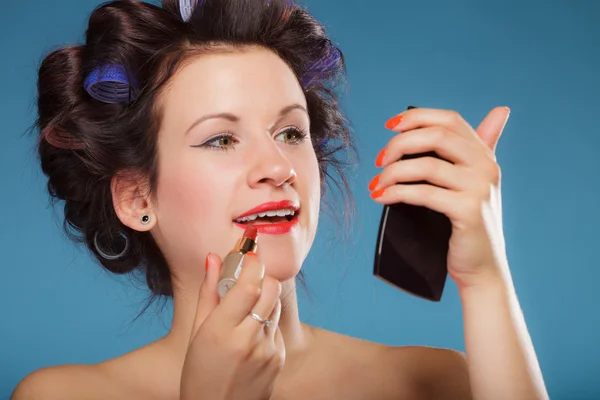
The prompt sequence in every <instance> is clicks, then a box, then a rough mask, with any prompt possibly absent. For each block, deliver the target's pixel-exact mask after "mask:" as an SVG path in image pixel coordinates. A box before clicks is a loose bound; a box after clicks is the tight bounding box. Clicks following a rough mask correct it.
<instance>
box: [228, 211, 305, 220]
mask: <svg viewBox="0 0 600 400" xmlns="http://www.w3.org/2000/svg"><path fill="white" fill-rule="evenodd" d="M294 214H296V212H295V211H294V210H289V209H283V210H272V211H266V212H264V213H258V214H252V215H248V216H247V217H243V218H238V219H236V220H235V222H247V221H254V220H255V219H256V218H264V217H285V216H287V215H291V216H294Z"/></svg>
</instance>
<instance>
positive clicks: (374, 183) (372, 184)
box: [369, 175, 379, 191]
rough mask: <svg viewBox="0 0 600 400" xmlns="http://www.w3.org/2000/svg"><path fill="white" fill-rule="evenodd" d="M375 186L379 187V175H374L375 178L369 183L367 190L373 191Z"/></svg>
mask: <svg viewBox="0 0 600 400" xmlns="http://www.w3.org/2000/svg"><path fill="white" fill-rule="evenodd" d="M377 185H379V175H376V176H375V178H373V179H372V180H371V183H369V190H371V191H372V190H375V188H376V187H377Z"/></svg>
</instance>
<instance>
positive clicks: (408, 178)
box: [369, 157, 474, 191]
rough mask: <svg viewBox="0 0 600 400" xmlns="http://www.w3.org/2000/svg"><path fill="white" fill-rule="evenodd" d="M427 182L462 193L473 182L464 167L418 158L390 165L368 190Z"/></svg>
mask: <svg viewBox="0 0 600 400" xmlns="http://www.w3.org/2000/svg"><path fill="white" fill-rule="evenodd" d="M423 181H425V182H428V183H430V184H432V185H436V186H439V187H442V188H446V189H450V190H456V191H464V190H468V189H469V188H471V186H472V183H473V181H474V179H473V177H472V172H470V171H469V170H468V169H466V168H464V167H459V166H456V165H452V164H451V163H449V162H447V161H444V160H440V159H438V158H434V157H419V158H415V159H411V160H403V161H397V162H395V163H392V164H391V165H389V166H387V167H386V168H384V169H383V171H382V172H381V174H379V175H378V176H377V177H375V178H374V179H373V181H371V185H369V190H377V189H381V188H386V187H388V186H391V185H394V184H398V183H404V184H417V183H419V182H423Z"/></svg>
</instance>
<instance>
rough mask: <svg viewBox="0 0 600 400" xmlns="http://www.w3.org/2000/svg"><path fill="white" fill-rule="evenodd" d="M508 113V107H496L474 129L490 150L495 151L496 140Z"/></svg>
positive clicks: (498, 138) (500, 133)
mask: <svg viewBox="0 0 600 400" xmlns="http://www.w3.org/2000/svg"><path fill="white" fill-rule="evenodd" d="M509 115H510V109H509V108H508V107H496V108H494V109H493V110H492V111H490V113H489V114H488V115H487V116H486V117H485V118H484V119H483V121H481V124H479V127H478V128H477V130H476V131H477V135H478V136H479V137H480V138H481V140H483V142H484V143H485V144H486V145H487V146H488V147H489V148H490V149H492V151H496V146H497V145H498V140H500V135H502V131H503V130H504V126H505V125H506V122H507V121H508V117H509Z"/></svg>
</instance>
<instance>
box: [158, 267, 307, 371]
mask: <svg viewBox="0 0 600 400" xmlns="http://www.w3.org/2000/svg"><path fill="white" fill-rule="evenodd" d="M282 286H283V287H282V294H281V317H280V320H279V329H280V331H281V335H282V337H283V341H284V343H285V349H286V357H288V358H289V357H294V356H295V355H296V354H300V353H302V351H303V350H305V349H306V348H307V347H308V344H309V342H310V339H311V329H310V327H308V326H307V325H304V324H303V323H301V322H300V316H299V312H298V298H297V295H296V282H295V280H294V278H292V279H290V280H289V281H286V282H284V283H283V285H282ZM190 289H191V290H185V289H184V288H181V287H180V288H179V289H177V290H176V291H175V293H174V295H173V322H172V324H171V330H170V331H169V333H168V334H167V335H166V336H165V337H164V338H163V339H162V340H163V341H164V343H165V344H168V346H169V347H170V348H171V349H172V352H173V353H172V354H173V356H174V357H175V359H177V360H178V361H180V362H181V365H183V361H184V360H185V355H186V352H187V347H188V343H189V341H190V339H191V338H190V336H191V333H192V326H193V323H194V317H195V314H196V304H197V302H198V290H197V289H196V288H193V289H192V288H190Z"/></svg>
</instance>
